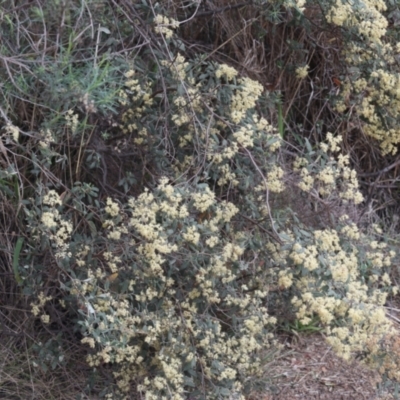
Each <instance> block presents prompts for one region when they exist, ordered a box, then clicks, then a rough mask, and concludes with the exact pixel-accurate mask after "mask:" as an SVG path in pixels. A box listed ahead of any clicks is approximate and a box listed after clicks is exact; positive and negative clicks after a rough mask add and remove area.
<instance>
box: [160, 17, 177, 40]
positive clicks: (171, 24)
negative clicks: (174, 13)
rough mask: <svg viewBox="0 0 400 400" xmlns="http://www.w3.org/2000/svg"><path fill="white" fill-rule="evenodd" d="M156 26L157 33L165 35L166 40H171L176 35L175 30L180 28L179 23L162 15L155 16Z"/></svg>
mask: <svg viewBox="0 0 400 400" xmlns="http://www.w3.org/2000/svg"><path fill="white" fill-rule="evenodd" d="M154 24H155V28H154V30H155V32H156V33H159V34H162V35H164V36H165V38H166V39H171V37H172V36H173V34H174V30H175V29H177V28H179V22H178V21H176V20H174V19H172V18H167V17H166V16H164V15H160V14H158V15H156V16H155V18H154Z"/></svg>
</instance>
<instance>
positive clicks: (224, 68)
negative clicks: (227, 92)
mask: <svg viewBox="0 0 400 400" xmlns="http://www.w3.org/2000/svg"><path fill="white" fill-rule="evenodd" d="M237 74H238V72H237V71H236V69H235V68H233V67H230V66H229V65H226V64H220V65H219V66H218V69H217V70H216V72H215V76H216V77H217V78H218V79H221V78H222V77H224V78H225V79H226V80H227V81H232V80H233V79H234V78H235V77H236V76H237Z"/></svg>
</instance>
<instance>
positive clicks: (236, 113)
mask: <svg viewBox="0 0 400 400" xmlns="http://www.w3.org/2000/svg"><path fill="white" fill-rule="evenodd" d="M238 84H239V85H240V87H239V88H238V89H237V90H236V93H235V94H234V95H233V97H232V101H231V120H232V122H234V123H235V124H239V123H240V121H241V120H242V119H243V118H244V117H245V115H246V112H247V110H250V109H252V108H254V107H255V105H256V102H257V100H258V98H259V97H260V96H261V94H262V92H263V86H262V85H261V84H260V83H259V82H257V81H254V80H252V79H250V78H247V77H244V78H240V79H238Z"/></svg>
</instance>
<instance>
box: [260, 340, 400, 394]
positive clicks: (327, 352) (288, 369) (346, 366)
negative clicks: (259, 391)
mask: <svg viewBox="0 0 400 400" xmlns="http://www.w3.org/2000/svg"><path fill="white" fill-rule="evenodd" d="M282 340H283V344H284V346H285V348H286V351H282V354H283V355H282V357H281V358H279V359H278V360H275V361H274V362H273V363H272V365H271V369H270V370H269V371H268V374H272V377H274V378H275V379H274V386H273V387H272V388H271V392H270V393H268V394H266V395H265V396H264V397H259V396H258V399H257V400H297V399H301V400H317V399H318V400H391V399H396V398H399V397H395V396H394V395H393V394H392V393H391V391H392V390H386V391H385V390H384V389H382V388H381V387H380V386H381V385H380V382H381V379H380V377H379V374H378V373H377V372H375V371H371V370H369V369H368V368H367V367H365V366H363V365H361V364H360V363H358V362H357V361H353V362H351V363H348V362H346V361H345V360H343V359H341V358H339V357H338V356H336V355H335V353H334V352H333V350H332V349H331V348H330V347H329V346H328V345H327V344H326V343H325V341H324V338H323V337H322V336H321V335H319V334H312V335H307V336H298V337H297V336H296V339H295V340H293V339H292V338H290V339H289V338H288V337H286V338H285V337H283V339H282ZM270 376H271V375H270ZM254 400H256V398H254Z"/></svg>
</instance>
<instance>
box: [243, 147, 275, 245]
mask: <svg viewBox="0 0 400 400" xmlns="http://www.w3.org/2000/svg"><path fill="white" fill-rule="evenodd" d="M243 149H244V151H245V152H246V153H247V154H248V156H249V158H250V160H251V162H252V163H253V165H254V167H255V168H256V170H257V172H258V173H259V174H260V175H261V177H262V179H263V181H264V185H265V202H266V204H267V208H268V215H269V219H270V221H271V226H272V230H273V231H274V233H275V235H276V239H277V240H278V241H279V242H280V243H282V241H281V238H280V236H279V234H278V232H277V231H276V229H275V226H274V220H273V218H272V215H271V207H270V206H269V190H268V181H267V178H266V177H265V175H264V174H263V173H262V171H261V170H260V167H259V166H258V165H257V163H256V162H255V160H254V158H253V156H252V154H251V152H250V151H249V150H247V149H246V148H245V147H243Z"/></svg>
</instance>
